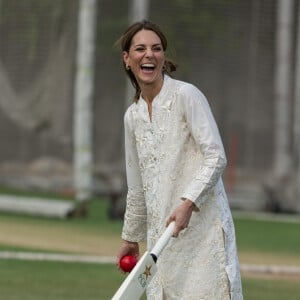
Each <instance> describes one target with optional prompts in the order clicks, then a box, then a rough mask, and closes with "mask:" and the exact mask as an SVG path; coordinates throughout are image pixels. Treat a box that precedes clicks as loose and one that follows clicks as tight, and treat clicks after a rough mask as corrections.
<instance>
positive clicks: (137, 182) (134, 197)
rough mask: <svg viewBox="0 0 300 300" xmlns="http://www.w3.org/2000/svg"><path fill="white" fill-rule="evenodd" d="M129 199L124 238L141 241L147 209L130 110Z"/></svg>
mask: <svg viewBox="0 0 300 300" xmlns="http://www.w3.org/2000/svg"><path fill="white" fill-rule="evenodd" d="M124 128H125V160H126V176H127V185H128V192H127V199H126V211H125V216H124V226H123V231H122V238H123V239H124V240H127V241H131V242H140V241H143V240H145V238H146V224H147V223H146V220H147V216H146V214H147V211H146V204H145V197H144V191H143V185H142V179H141V173H140V168H139V162H138V155H137V149H136V144H135V138H134V134H133V130H132V128H131V126H130V111H127V112H126V114H125V116H124Z"/></svg>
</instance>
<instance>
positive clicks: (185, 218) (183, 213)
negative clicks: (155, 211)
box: [167, 199, 195, 237]
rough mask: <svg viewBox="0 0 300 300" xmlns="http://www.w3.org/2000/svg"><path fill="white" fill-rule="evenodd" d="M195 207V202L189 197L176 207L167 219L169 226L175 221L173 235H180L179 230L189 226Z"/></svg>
mask: <svg viewBox="0 0 300 300" xmlns="http://www.w3.org/2000/svg"><path fill="white" fill-rule="evenodd" d="M194 209H195V203H194V202H192V201H191V200H189V199H185V200H184V201H182V203H181V204H180V205H179V206H178V207H177V208H175V210H174V211H173V213H172V214H171V216H170V217H169V218H168V220H167V226H168V225H169V224H170V223H171V222H172V221H175V229H174V233H173V237H178V234H179V232H180V231H181V230H183V229H185V228H187V227H188V225H189V222H190V219H191V216H192V212H193V210H194Z"/></svg>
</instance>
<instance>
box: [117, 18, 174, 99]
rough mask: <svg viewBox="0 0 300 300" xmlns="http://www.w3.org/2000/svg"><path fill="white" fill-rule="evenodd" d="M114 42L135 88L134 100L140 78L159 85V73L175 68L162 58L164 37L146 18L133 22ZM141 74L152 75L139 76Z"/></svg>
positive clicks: (136, 95) (164, 45)
mask: <svg viewBox="0 0 300 300" xmlns="http://www.w3.org/2000/svg"><path fill="white" fill-rule="evenodd" d="M118 42H119V43H120V44H121V48H122V51H123V66H124V69H125V71H126V73H127V75H128V76H129V78H130V80H131V82H132V85H133V86H134V88H135V89H136V93H135V97H134V100H135V101H138V99H139V97H140V94H141V88H140V83H141V84H143V82H144V81H143V80H146V82H145V83H148V84H149V83H150V84H157V85H158V86H160V87H161V85H162V81H163V74H165V73H166V74H170V73H171V72H174V71H176V68H177V65H176V64H175V63H174V62H172V61H171V60H170V59H168V58H166V57H165V51H166V50H167V45H168V43H167V39H166V37H165V35H164V34H163V33H162V31H161V30H160V28H159V27H158V26H156V25H155V24H153V23H151V22H148V21H143V22H137V23H135V24H133V25H132V26H131V27H129V28H128V30H127V31H126V32H125V33H124V35H123V36H122V38H121V39H120V40H119V41H118ZM143 74H145V75H151V76H152V77H150V78H149V77H143V76H142V75H143ZM138 81H140V82H138ZM154 81H155V82H154ZM156 90H159V88H157V89H156ZM153 94H155V92H153V93H151V95H152V96H150V97H149V100H151V98H152V99H153ZM144 97H147V96H144Z"/></svg>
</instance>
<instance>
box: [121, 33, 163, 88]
mask: <svg viewBox="0 0 300 300" xmlns="http://www.w3.org/2000/svg"><path fill="white" fill-rule="evenodd" d="M123 59H124V62H125V64H126V66H127V67H130V69H131V71H132V73H133V74H134V76H135V78H136V80H137V82H138V83H139V85H142V84H155V83H160V82H161V81H162V80H163V74H162V69H163V65H164V62H165V52H164V50H163V46H162V44H161V40H160V38H159V36H158V35H157V34H156V33H155V32H154V31H152V30H144V29H143V30H141V31H139V32H137V33H136V34H135V35H134V36H133V38H132V41H131V46H130V49H129V52H127V51H124V52H123Z"/></svg>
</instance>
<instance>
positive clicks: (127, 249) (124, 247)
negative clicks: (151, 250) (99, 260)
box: [117, 240, 140, 272]
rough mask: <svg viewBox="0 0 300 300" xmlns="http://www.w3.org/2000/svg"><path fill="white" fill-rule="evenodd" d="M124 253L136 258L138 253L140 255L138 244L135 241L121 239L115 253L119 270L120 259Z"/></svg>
mask: <svg viewBox="0 0 300 300" xmlns="http://www.w3.org/2000/svg"><path fill="white" fill-rule="evenodd" d="M125 255H132V256H134V257H135V258H136V259H137V260H138V259H139V255H140V250H139V244H138V243H137V242H129V241H125V240H123V242H122V244H121V247H120V250H119V252H118V254H117V267H118V268H119V269H120V270H121V268H120V259H121V258H122V257H123V256H125ZM121 271H122V270H121ZM122 272H123V271H122Z"/></svg>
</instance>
